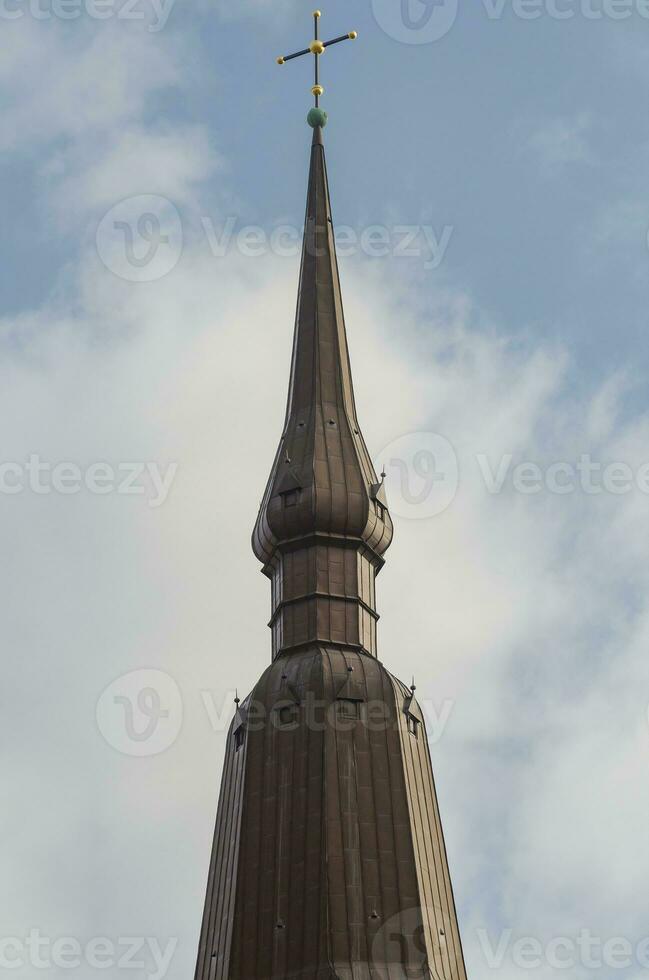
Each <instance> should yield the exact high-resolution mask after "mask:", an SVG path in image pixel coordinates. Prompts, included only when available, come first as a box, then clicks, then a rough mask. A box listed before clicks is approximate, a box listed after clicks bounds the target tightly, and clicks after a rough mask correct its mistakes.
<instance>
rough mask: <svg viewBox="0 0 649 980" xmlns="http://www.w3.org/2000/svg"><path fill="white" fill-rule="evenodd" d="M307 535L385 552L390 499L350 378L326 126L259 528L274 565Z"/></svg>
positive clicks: (312, 183)
mask: <svg viewBox="0 0 649 980" xmlns="http://www.w3.org/2000/svg"><path fill="white" fill-rule="evenodd" d="M308 534H324V535H336V536H338V535H339V536H343V537H348V538H349V537H353V538H356V539H358V540H359V541H363V542H365V544H366V545H367V546H368V547H369V548H370V549H371V550H372V551H374V552H375V554H376V555H377V556H380V555H382V554H383V553H384V552H385V550H386V549H387V547H388V546H389V544H390V541H391V539H392V521H391V520H390V516H389V514H388V510H387V502H386V499H385V496H384V494H383V490H382V487H381V484H380V483H379V480H378V478H377V475H376V473H375V470H374V467H373V465H372V460H371V458H370V455H369V452H368V450H367V447H366V445H365V441H364V439H363V436H362V435H361V431H360V426H359V424H358V418H357V415H356V405H355V401H354V392H353V386H352V376H351V369H350V364H349V351H348V348H347V336H346V331H345V320H344V315H343V307H342V297H341V291H340V281H339V277H338V265H337V261H336V252H335V244H334V232H333V224H332V220H331V207H330V200H329V188H328V182H327V170H326V163H325V155H324V146H323V142H322V131H321V129H320V128H317V129H316V130H315V131H314V138H313V146H312V149H311V168H310V174H309V190H308V198H307V209H306V221H305V233H304V245H303V251H302V267H301V272H300V286H299V294H298V306H297V316H296V326H295V337H294V343H293V362H292V370H291V380H290V388H289V396H288V406H287V412H286V422H285V426H284V432H283V435H282V438H281V440H280V444H279V449H278V451H277V455H276V457H275V462H274V464H273V468H272V471H271V474H270V479H269V481H268V486H267V488H266V493H265V495H264V499H263V502H262V505H261V509H260V511H259V516H258V519H257V524H256V527H255V531H254V534H253V549H254V552H255V554H256V555H257V557H258V558H259V560H260V561H262V562H263V563H264V564H267V563H268V562H269V561H270V560H271V558H272V556H273V553H274V552H275V550H276V548H277V547H278V546H280V545H282V544H283V543H285V542H287V541H292V540H294V539H296V538H299V537H301V536H304V535H308Z"/></svg>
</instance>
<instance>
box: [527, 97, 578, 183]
mask: <svg viewBox="0 0 649 980" xmlns="http://www.w3.org/2000/svg"><path fill="white" fill-rule="evenodd" d="M592 127H593V121H592V118H591V117H590V115H589V114H588V113H585V112H582V113H579V114H577V115H576V116H572V117H567V118H556V119H549V120H547V121H545V122H543V123H542V124H540V125H538V126H537V127H536V128H535V129H534V130H533V132H532V133H531V134H530V135H529V136H528V137H527V139H526V141H525V143H524V147H525V149H526V150H527V152H528V153H529V154H530V155H532V156H533V157H534V158H535V160H536V162H537V165H538V166H539V168H540V169H541V170H542V171H543V172H544V173H545V174H546V175H547V176H554V175H556V174H558V173H560V172H561V171H563V170H565V168H566V167H569V166H572V165H573V164H592V163H594V161H595V157H594V154H593V151H592V148H591V145H590V141H589V136H590V134H591V131H592Z"/></svg>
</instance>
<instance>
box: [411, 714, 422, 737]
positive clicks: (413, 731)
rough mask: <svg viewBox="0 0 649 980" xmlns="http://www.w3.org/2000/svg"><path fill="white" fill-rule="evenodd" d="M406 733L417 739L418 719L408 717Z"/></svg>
mask: <svg viewBox="0 0 649 980" xmlns="http://www.w3.org/2000/svg"><path fill="white" fill-rule="evenodd" d="M408 731H409V732H410V734H411V735H414V736H415V738H419V719H418V718H415V717H414V715H408Z"/></svg>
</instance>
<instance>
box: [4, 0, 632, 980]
mask: <svg viewBox="0 0 649 980" xmlns="http://www.w3.org/2000/svg"><path fill="white" fill-rule="evenodd" d="M311 9H312V7H311V5H309V6H307V5H306V4H300V3H297V2H296V0H279V2H275V3H273V4H271V3H270V2H265V0H220V2H218V3H214V4H209V3H207V2H205V0H176V2H175V4H174V3H173V0H156V2H155V3H154V0H137V2H136V3H134V2H133V0H128V2H127V3H123V2H122V0H116V2H115V3H113V2H112V0H103V2H98V0H55V2H53V4H52V5H51V6H50V5H48V4H47V2H46V0H0V20H1V21H2V24H1V30H0V105H1V107H2V111H1V112H0V150H1V153H0V167H1V169H2V179H1V180H0V195H1V196H2V214H3V234H2V237H1V238H0V256H1V259H0V269H1V270H2V271H1V272H0V281H1V284H2V308H1V310H0V344H1V345H2V358H1V360H0V373H1V383H0V408H1V411H2V419H3V423H2V449H1V451H0V484H1V491H0V508H1V509H2V513H3V517H4V519H3V520H2V524H1V526H2V537H3V556H4V560H3V561H2V563H1V565H0V588H1V591H2V595H3V597H4V602H3V613H4V615H3V620H4V628H3V646H4V650H5V655H4V670H5V682H4V684H3V696H2V701H3V709H4V710H3V719H4V723H3V727H4V733H3V734H4V738H3V741H2V763H3V785H4V789H5V797H6V800H7V803H6V805H5V806H4V807H3V814H4V816H3V824H4V826H3V833H2V845H0V847H1V849H2V851H3V854H2V866H3V869H4V872H3V875H2V881H3V884H2V886H1V888H2V903H1V905H2V920H1V930H0V931H1V938H2V940H3V943H2V946H0V953H1V955H2V962H1V964H0V972H2V973H3V974H4V972H6V973H7V975H8V976H13V977H16V978H23V977H24V978H28V977H29V978H30V980H31V978H33V977H34V975H35V971H37V972H38V975H39V976H44V977H48V978H49V977H52V978H57V980H59V978H63V977H68V976H75V975H76V976H82V977H83V978H84V980H85V978H92V977H95V976H97V977H99V976H101V977H105V978H109V980H117V978H120V980H122V978H124V977H134V978H145V977H146V978H152V977H156V978H161V977H163V976H167V977H169V978H171V980H186V978H187V977H190V976H191V975H192V974H193V965H194V958H195V949H196V943H197V937H198V930H199V926H200V918H201V912H202V903H203V895H204V887H205V879H206V871H207V863H208V857H209V849H210V843H211V834H212V829H213V822H214V814H215V809H216V801H217V793H218V786H219V780H220V767H221V762H222V753H223V743H224V731H225V728H226V726H227V723H228V721H229V717H230V711H231V706H232V700H233V697H234V692H235V690H236V689H237V688H238V689H239V691H241V692H245V691H247V690H248V689H249V687H250V686H251V685H252V684H253V683H254V681H255V679H256V677H257V676H258V675H259V674H260V673H261V671H262V670H263V668H264V667H265V665H266V664H267V662H268V659H269V650H270V637H269V634H268V630H267V629H266V626H265V623H266V621H267V618H268V610H269V590H268V586H267V582H266V580H265V579H264V578H263V577H262V576H261V575H260V573H259V566H258V564H257V562H256V561H255V559H254V558H253V556H252V553H251V551H250V545H249V535H250V530H251V528H252V524H253V521H254V517H255V514H256V508H257V506H258V502H259V498H260V495H261V493H262V490H263V487H264V483H265V480H266V476H267V473H268V470H269V467H270V463H271V460H272V456H273V453H274V450H275V446H276V441H277V438H278V436H279V433H280V429H281V423H282V416H283V407H284V399H285V391H286V385H287V377H288V366H289V355H290V343H291V331H292V318H293V310H294V301H295V287H296V281H297V272H298V259H297V254H296V250H297V241H298V238H299V234H300V223H301V220H302V216H303V209H304V194H305V187H306V167H307V162H308V141H309V138H310V134H309V131H308V129H307V127H306V125H305V122H304V117H305V113H306V110H307V108H308V106H309V101H310V96H309V92H308V89H309V86H310V67H309V66H308V65H307V64H306V63H305V62H298V63H295V64H291V65H286V66H285V67H283V68H281V69H280V68H278V67H277V65H276V64H275V57H276V55H278V54H280V53H282V52H284V53H286V52H288V51H291V50H294V49H296V48H299V47H301V46H303V43H304V42H305V41H308V40H309V39H310V32H311V26H310V20H309V15H310V13H311ZM648 17H649V7H648V5H647V3H645V2H643V0H606V2H604V0H516V2H514V3H513V2H512V0H475V2H473V3H471V4H469V3H466V4H465V5H464V6H463V7H462V8H461V9H459V10H458V9H457V5H454V4H453V2H452V0H445V2H444V0H442V2H441V3H431V2H430V0H429V2H428V3H427V4H424V3H422V2H421V0H410V6H408V3H407V2H406V0H404V2H403V4H400V3H398V2H397V0H362V2H361V0H353V2H352V3H351V4H350V3H343V2H342V0H331V3H330V4H329V5H328V6H327V8H326V10H325V18H323V31H325V32H326V33H327V35H328V36H335V35H337V34H340V33H343V32H346V31H348V30H350V29H352V28H356V29H357V30H358V31H359V40H358V41H357V42H356V44H355V45H353V46H352V45H351V44H347V45H341V46H340V47H338V48H336V49H334V50H332V51H331V52H327V54H326V56H325V58H324V59H323V66H322V67H323V75H324V79H323V81H324V83H325V86H326V87H327V95H326V97H325V99H324V100H323V104H325V105H326V108H327V109H328V110H329V113H330V121H329V125H328V128H327V130H326V142H327V153H328V165H329V175H330V180H331V185H332V194H333V201H334V218H335V220H336V223H337V225H338V229H339V232H340V234H341V240H340V246H341V275H342V280H343V289H344V294H345V302H346V313H347V320H348V328H349V337H350V346H351V353H352V358H353V364H354V370H355V376H356V385H357V400H358V403H359V411H360V416H361V422H362V425H363V429H364V432H365V435H366V438H367V441H368V443H369V445H370V447H371V450H372V452H373V454H374V456H375V458H376V460H377V464H378V465H381V464H382V463H385V465H386V469H387V471H388V484H389V490H390V499H391V503H392V508H393V512H394V514H395V522H396V530H395V541H394V544H393V547H392V549H391V551H390V552H389V554H388V563H387V565H386V568H385V570H384V572H383V573H382V575H381V578H380V579H379V606H380V612H381V614H382V620H381V627H380V654H381V658H382V659H383V660H384V662H385V663H386V665H387V666H388V667H389V668H390V669H391V670H393V671H394V672H395V673H397V674H399V675H400V676H402V677H404V678H405V679H407V680H409V679H410V677H411V675H412V674H414V675H415V676H416V679H417V685H418V693H419V695H420V697H421V700H422V702H423V704H424V706H425V709H426V712H427V715H428V719H429V730H430V734H431V736H432V741H433V743H434V744H433V745H432V751H433V760H434V765H435V771H436V775H437V780H438V788H439V795H440V801H441V807H442V813H443V817H444V823H445V829H446V835H447V840H448V846H449V854H450V861H451V869H452V874H453V879H454V883H455V889H456V897H457V902H458V907H459V913H460V918H461V927H462V932H463V936H464V942H465V948H466V955H467V962H468V969H469V974H470V976H471V977H472V978H486V977H491V976H495V975H498V976H499V977H503V978H504V980H513V978H519V977H525V976H527V975H529V974H530V973H533V975H534V976H535V977H540V978H542V980H545V978H547V977H551V976H555V975H556V974H563V975H565V974H566V973H569V974H570V976H572V977H575V978H578V980H582V978H586V977H592V976H597V977H602V978H603V980H611V977H617V976H620V977H624V978H631V980H638V978H639V977H640V976H644V975H645V974H646V970H647V968H649V943H648V942H646V941H645V940H646V938H647V936H648V935H649V926H648V925H647V919H646V907H647V881H648V880H649V824H648V818H649V781H648V779H647V749H648V743H649V721H648V714H647V706H648V703H649V684H648V679H649V678H648V673H649V668H648V666H647V647H648V643H649V600H648V598H647V597H648V596H649V563H648V562H647V551H648V550H649V534H648V532H647V517H648V513H649V466H648V465H647V464H648V463H649V397H648V396H647V386H646V383H645V377H646V375H647V371H648V370H649V345H648V344H647V342H646V330H647V308H648V304H649V247H648V244H647V232H648V229H649V202H648V200H647V195H646V182H647V176H646V175H647V169H648V165H649V111H648V102H647V91H648V90H649V86H648V84H647V83H648V82H649V40H648V34H647V31H648V29H649V23H648V19H647V18H648ZM226 566H227V574H225V572H224V568H225V567H226ZM129 937H130V945H129ZM56 940H58V941H59V942H58V945H55V941H56ZM521 940H523V941H526V942H523V943H521ZM517 943H518V945H517ZM589 943H590V947H589V948H588V944H589ZM566 963H568V969H566ZM75 964H76V965H75ZM562 967H563V968H562Z"/></svg>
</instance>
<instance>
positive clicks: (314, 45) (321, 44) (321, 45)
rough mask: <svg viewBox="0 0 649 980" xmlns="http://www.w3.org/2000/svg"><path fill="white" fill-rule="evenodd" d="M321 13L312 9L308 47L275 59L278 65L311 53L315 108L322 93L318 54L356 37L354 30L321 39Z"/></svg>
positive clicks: (318, 104)
mask: <svg viewBox="0 0 649 980" xmlns="http://www.w3.org/2000/svg"><path fill="white" fill-rule="evenodd" d="M321 16H322V14H321V13H320V11H319V10H314V11H313V23H314V26H315V30H314V39H313V41H311V44H310V45H309V47H308V48H304V50H303V51H296V52H295V54H285V55H281V56H280V57H279V58H278V59H277V64H278V65H283V64H285V62H287V61H292V60H293V59H294V58H301V57H302V55H304V54H312V55H313V60H314V62H315V84H314V86H313V88H312V89H311V92H312V93H313V97H314V99H315V106H316V109H317V108H318V107H319V106H320V96H321V95H323V94H324V89H323V87H322V85H321V84H320V63H319V58H320V55H322V54H324V53H325V51H326V49H327V48H330V47H331V45H332V44H340V42H341V41H355V40H356V38H357V37H358V34H357V33H356V31H350V32H349V34H341V36H340V37H335V38H334V39H333V40H332V41H321V40H320V37H319V34H318V21H319V20H320V17H321Z"/></svg>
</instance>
